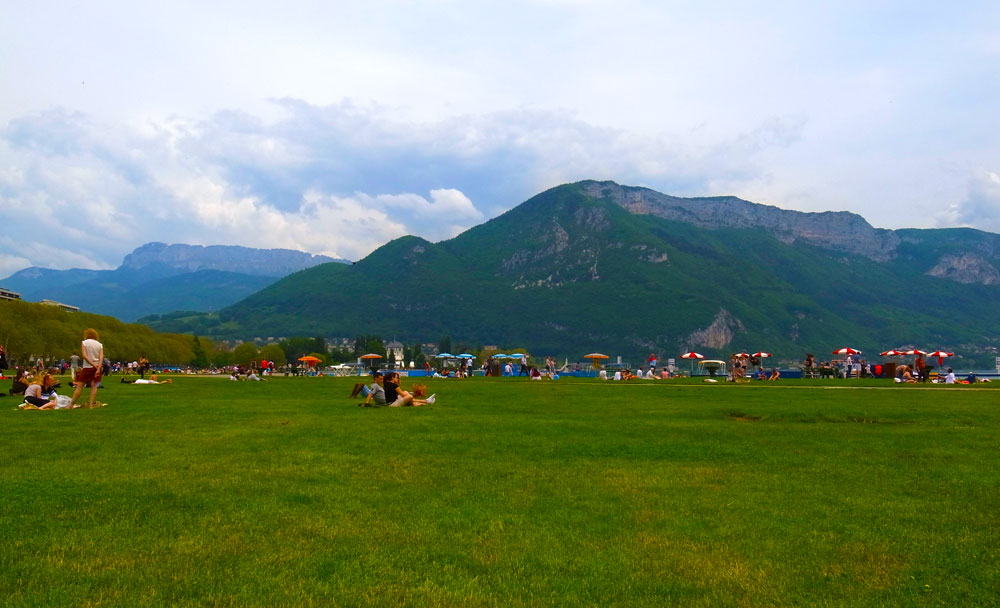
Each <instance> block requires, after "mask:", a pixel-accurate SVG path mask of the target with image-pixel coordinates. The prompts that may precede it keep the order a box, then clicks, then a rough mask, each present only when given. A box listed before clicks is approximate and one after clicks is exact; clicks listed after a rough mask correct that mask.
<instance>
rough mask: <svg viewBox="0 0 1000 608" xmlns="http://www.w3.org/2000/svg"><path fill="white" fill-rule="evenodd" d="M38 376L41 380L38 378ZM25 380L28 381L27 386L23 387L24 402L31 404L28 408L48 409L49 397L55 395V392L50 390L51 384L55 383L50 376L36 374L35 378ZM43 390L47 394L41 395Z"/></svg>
mask: <svg viewBox="0 0 1000 608" xmlns="http://www.w3.org/2000/svg"><path fill="white" fill-rule="evenodd" d="M38 377H40V378H41V380H38V379H37V378H38ZM25 380H26V381H28V387H27V388H25V389H24V403H25V404H26V405H29V406H32V407H31V408H29V409H36V408H37V409H42V408H47V409H48V406H49V403H50V397H52V398H54V397H55V393H54V392H52V391H51V387H52V385H53V384H55V381H54V380H53V378H52V376H50V375H49V374H45V375H44V376H36V379H35V380H27V378H26V379H25ZM43 391H44V392H46V393H48V395H49V396H47V397H42V392H43Z"/></svg>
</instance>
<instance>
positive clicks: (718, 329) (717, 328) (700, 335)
mask: <svg viewBox="0 0 1000 608" xmlns="http://www.w3.org/2000/svg"><path fill="white" fill-rule="evenodd" d="M744 329H745V328H744V327H743V323H742V322H740V320H739V319H735V318H733V315H732V314H730V312H729V311H728V310H726V309H725V308H720V309H719V312H718V313H717V314H716V315H715V319H713V320H712V323H711V325H709V326H708V327H706V328H704V329H699V330H697V331H694V332H692V333H691V335H689V336H688V337H687V339H685V340H684V344H685V345H687V346H690V347H692V348H697V347H705V348H726V347H727V346H729V343H730V342H732V341H733V335H735V333H737V332H742V331H743V330H744Z"/></svg>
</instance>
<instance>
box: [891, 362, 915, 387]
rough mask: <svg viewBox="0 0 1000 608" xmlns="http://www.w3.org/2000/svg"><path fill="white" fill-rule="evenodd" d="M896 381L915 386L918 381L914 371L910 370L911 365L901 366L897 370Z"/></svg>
mask: <svg viewBox="0 0 1000 608" xmlns="http://www.w3.org/2000/svg"><path fill="white" fill-rule="evenodd" d="M895 381H896V382H897V383H904V384H914V383H915V382H916V381H917V379H916V378H914V377H913V370H911V369H910V366H909V365H900V366H899V367H897V368H896V378H895Z"/></svg>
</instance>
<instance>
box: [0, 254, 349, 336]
mask: <svg viewBox="0 0 1000 608" xmlns="http://www.w3.org/2000/svg"><path fill="white" fill-rule="evenodd" d="M328 262H347V260H335V259H333V258H330V257H327V256H323V255H311V254H308V253H304V252H302V251H293V250H290V249H252V248H249V247H237V246H225V245H212V246H208V247H205V246H201V245H182V244H173V245H167V244H165V243H147V244H145V245H143V246H141V247H139V248H137V249H135V250H134V251H132V253H130V254H128V255H127V256H125V259H124V261H123V262H122V264H121V266H119V267H118V268H116V269H114V270H86V269H81V268H74V269H71V270H52V269H48V268H38V267H31V268H25V269H24V270H21V271H19V272H16V273H14V274H13V275H11V276H9V277H7V278H5V279H0V285H2V286H3V287H5V288H6V289H10V290H13V291H16V292H18V293H20V294H21V297H22V299H25V300H30V301H36V300H43V299H47V300H55V301H58V302H63V303H66V304H70V305H72V306H77V307H79V308H80V309H81V310H85V311H87V312H93V313H97V314H104V315H111V316H114V317H117V318H119V319H121V320H123V321H134V320H136V319H138V318H139V317H143V316H146V315H150V314H154V313H162V312H169V311H175V310H191V311H211V310H219V309H220V308H223V307H225V306H228V305H230V304H233V303H234V302H238V301H239V300H241V299H243V298H245V297H247V296H249V295H251V294H253V293H255V292H257V291H260V290H261V289H263V288H264V287H266V286H267V285H269V284H271V283H273V282H274V281H276V280H277V279H279V278H281V277H284V276H286V275H288V274H291V273H293V272H297V271H299V270H303V269H305V268H310V267H312V266H315V265H317V264H323V263H328Z"/></svg>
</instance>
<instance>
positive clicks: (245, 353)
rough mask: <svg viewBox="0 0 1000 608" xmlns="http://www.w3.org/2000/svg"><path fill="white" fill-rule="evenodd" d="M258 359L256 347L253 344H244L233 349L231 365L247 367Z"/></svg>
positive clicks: (258, 354)
mask: <svg viewBox="0 0 1000 608" xmlns="http://www.w3.org/2000/svg"><path fill="white" fill-rule="evenodd" d="M258 359H260V353H259V352H258V351H257V345H256V344H254V343H253V342H244V343H242V344H240V345H239V346H237V347H236V348H234V349H233V363H235V364H236V365H244V366H249V365H250V364H251V363H252V362H254V361H257V360H258Z"/></svg>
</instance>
